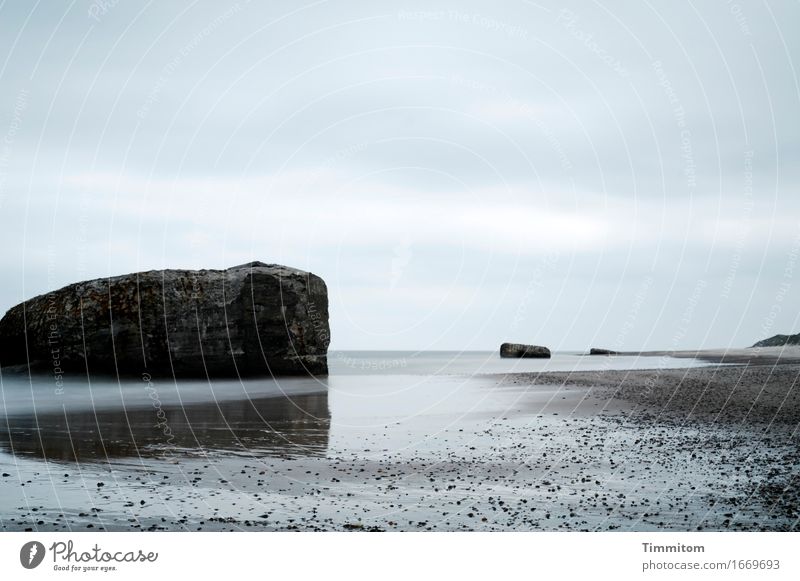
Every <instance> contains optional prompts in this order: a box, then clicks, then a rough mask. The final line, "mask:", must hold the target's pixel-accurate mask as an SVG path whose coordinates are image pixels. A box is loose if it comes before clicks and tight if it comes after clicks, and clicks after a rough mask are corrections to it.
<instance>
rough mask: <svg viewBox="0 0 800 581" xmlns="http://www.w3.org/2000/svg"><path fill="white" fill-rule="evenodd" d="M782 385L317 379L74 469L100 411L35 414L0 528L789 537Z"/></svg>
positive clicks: (794, 521) (730, 370)
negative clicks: (404, 386)
mask: <svg viewBox="0 0 800 581" xmlns="http://www.w3.org/2000/svg"><path fill="white" fill-rule="evenodd" d="M655 361H656V360H654V362H655ZM799 377H800V366H798V365H796V364H792V363H788V364H782V365H773V366H769V365H759V366H712V367H706V368H692V369H658V370H652V371H610V370H609V371H602V370H601V371H584V372H579V373H524V374H508V375H489V376H477V377H473V378H463V379H452V380H448V381H444V382H436V383H432V384H430V385H425V384H421V385H419V386H418V389H419V393H417V394H408V393H407V391H408V390H401V389H394V388H392V389H388V388H387V389H386V390H385V392H384V393H382V394H381V397H380V398H376V399H374V400H371V399H370V398H369V394H370V393H371V392H372V390H375V389H378V387H377V385H378V384H377V383H376V384H375V385H370V383H369V381H368V378H367V379H365V383H364V385H363V390H361V391H359V390H356V391H348V392H346V393H345V392H343V391H342V390H341V389H339V388H337V386H336V383H335V381H332V383H331V391H330V393H329V394H318V395H317V396H313V395H308V394H306V395H305V396H304V397H307V398H311V399H310V400H306V401H302V402H295V403H299V406H298V405H295V404H291V403H290V404H286V405H289V406H290V408H286V409H294V408H298V407H299V408H303V407H310V408H313V409H314V410H315V412H314V413H313V414H311V416H309V414H307V413H304V412H302V411H301V412H300V413H298V414H296V416H295V417H294V419H292V416H291V413H293V412H287V413H288V414H289V418H288V419H287V417H286V415H287V413H283V412H281V413H277V412H276V413H274V414H273V416H272V420H271V421H272V422H273V423H274V426H273V427H274V429H268V428H264V427H263V426H261V424H260V420H258V419H257V416H256V419H255V420H254V417H253V415H252V414H251V413H250V412H249V411H248V410H249V408H248V407H247V406H245V407H244V408H241V407H238V406H237V405H236V404H235V403H231V405H233V407H232V408H230V409H228V408H224V407H223V408H222V409H220V408H219V407H218V406H217V405H216V404H215V405H214V406H213V407H212V406H202V405H200V404H198V405H199V406H200V407H197V408H193V409H192V410H190V411H189V412H182V413H183V414H184V416H185V418H186V419H187V422H186V424H187V425H193V429H195V428H196V429H197V432H198V434H199V436H197V439H190V440H189V441H187V440H180V445H178V446H163V445H161V446H160V445H159V444H158V442H152V441H147V442H146V443H145V445H144V446H137V447H136V450H138V451H137V452H136V453H131V448H130V445H129V444H127V443H125V442H127V440H128V439H129V438H128V436H127V435H126V431H125V430H122V431H121V432H119V433H117V432H115V433H113V437H112V439H113V440H115V441H117V442H118V443H119V446H118V447H116V448H114V450H116V451H118V453H117V454H111V455H109V454H107V453H106V452H103V453H102V454H99V455H98V454H97V452H96V450H95V448H94V447H93V446H91V445H87V446H84V447H82V448H80V452H81V453H82V454H83V455H82V456H81V457H80V458H78V459H77V460H75V459H74V458H70V455H69V453H65V450H67V452H69V451H70V450H72V444H71V443H70V444H69V446H70V447H69V448H67V443H69V442H71V441H74V440H75V439H76V438H78V439H80V438H83V439H86V440H91V438H92V434H93V431H94V430H100V431H102V430H103V429H104V426H109V425H113V424H120V422H121V421H122V420H121V419H120V417H119V416H116V417H114V416H109V417H106V416H103V415H102V414H101V415H100V417H99V419H96V418H95V416H92V417H91V420H92V421H89V420H86V418H84V420H83V421H79V422H67V423H68V424H69V425H70V426H71V428H70V433H71V434H72V439H71V440H70V439H65V438H64V433H63V431H62V430H59V429H56V428H53V426H55V425H57V422H55V420H53V421H47V422H44V423H45V424H46V426H42V423H43V422H40V424H39V426H38V427H37V426H35V425H30V424H24V420H23V419H19V418H17V419H14V418H9V419H7V420H4V421H8V422H9V424H8V426H6V425H3V424H0V432H5V433H6V434H7V436H6V437H4V438H0V449H4V450H5V451H6V453H4V454H2V455H0V491H2V495H0V498H2V501H0V527H2V529H4V530H29V529H30V530H93V529H94V530H98V529H100V530H190V531H194V530H304V531H309V530H312V531H313V530H354V531H359V530H370V531H373V530H374V531H394V530H415V531H419V530H440V531H470V530H493V531H507V530H587V531H592V530H677V531H683V530H797V529H798V517H799V516H800V514H799V513H798V507H799V506H800V504H799V503H800V499H799V498H798V486H797V484H798V472H799V470H800V463H798V460H800V458H798V455H799V453H798V450H799V449H800V447H798V441H797V438H798V420H799V419H800V398H798V396H797V389H796V387H797V382H798V378H799ZM375 381H376V382H377V381H382V380H381V379H380V378H376V379H375ZM381 385H383V384H381ZM348 389H352V388H348ZM420 394H424V395H425V396H426V397H428V398H429V401H428V400H426V401H425V402H424V405H419V403H418V402H419V398H420ZM328 400H330V401H328ZM412 401H413V402H417V403H416V404H415V405H410V404H409V402H412ZM448 401H456V402H458V405H457V406H455V407H454V406H453V405H452V404H447V405H445V403H446V402H448ZM443 402H445V403H443ZM245 403H246V404H248V405H250V404H251V402H249V401H248V402H245ZM284 404H285V402H284ZM284 404H278V403H277V400H276V401H273V402H272V403H270V402H269V401H268V400H264V401H261V402H260V403H259V404H258V405H257V406H256V409H257V410H261V411H262V412H265V413H266V410H268V409H272V410H273V411H274V410H276V409H277V407H280V405H284ZM406 404H409V405H408V406H407V407H404V406H405V405H406ZM328 406H329V407H330V415H328V414H327V413H326V411H327V409H328ZM359 406H360V407H359ZM214 409H217V410H218V411H216V412H215V411H214ZM284 411H285V410H284ZM167 412H168V413H171V414H175V413H177V412H176V411H175V410H169V409H168V410H167ZM108 413H112V414H113V413H114V412H108ZM208 414H211V415H208ZM215 414H221V415H222V416H223V417H224V418H225V419H226V420H230V422H229V423H232V425H235V426H239V428H237V429H239V430H243V431H241V434H242V435H243V436H244V444H241V442H242V438H238V437H236V438H233V439H232V438H231V435H230V432H231V430H226V429H223V428H219V423H220V422H219V418H216V419H212V418H215ZM173 417H174V416H173ZM309 417H312V418H316V419H312V420H310V419H309ZM198 418H205V419H204V420H202V421H201V420H199V419H198ZM40 419H41V418H40ZM234 419H236V421H233V420H234ZM125 421H129V420H127V419H126V420H125ZM20 422H22V423H20ZM93 423H94V424H95V425H94V426H93ZM133 423H134V425H138V424H137V420H136V419H135V418H134V422H133ZM141 425H142V426H150V422H149V421H148V420H147V419H146V418H143V419H142V422H141ZM175 425H176V426H179V425H180V424H179V423H177V424H175ZM242 426H244V427H242ZM200 427H203V429H200ZM142 429H145V428H142ZM73 430H76V432H73ZM177 430H178V429H177V428H176V431H177ZM306 430H308V432H307V431H306ZM129 432H130V434H132V435H131V436H130V439H132V440H135V441H137V442H142V441H143V440H142V434H141V433H140V432H139V431H137V430H136V429H134V430H133V431H132V432H131V431H130V430H129ZM215 432H218V433H215ZM182 433H184V432H182ZM237 433H239V432H237ZM8 434H10V435H8ZM40 438H41V441H40ZM193 438H195V436H193ZM37 442H38V443H37ZM65 442H66V443H65ZM120 442H121V443H120ZM197 442H201V444H200V445H194V444H196V443H197ZM24 443H27V447H26V446H24V445H22V444H24ZM123 444H124V445H123ZM93 450H94V452H93ZM141 450H145V451H146V453H142V452H141ZM12 451H13V453H12ZM93 454H94V455H93Z"/></svg>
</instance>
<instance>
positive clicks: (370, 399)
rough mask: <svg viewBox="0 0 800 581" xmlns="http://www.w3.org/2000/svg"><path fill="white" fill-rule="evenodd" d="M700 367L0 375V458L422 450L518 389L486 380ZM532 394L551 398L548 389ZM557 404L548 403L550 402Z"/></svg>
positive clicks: (478, 365)
mask: <svg viewBox="0 0 800 581" xmlns="http://www.w3.org/2000/svg"><path fill="white" fill-rule="evenodd" d="M697 365H702V363H699V362H697V361H695V360H693V359H673V358H653V357H649V358H648V357H586V356H582V355H580V354H577V353H555V354H554V356H553V357H552V359H549V360H543V359H501V358H500V357H499V356H498V355H497V353H494V352H460V353H459V352H411V351H394V352H378V351H375V352H365V351H338V352H337V351H334V352H331V353H330V354H329V366H330V376H329V377H327V378H277V379H247V380H242V381H237V380H213V381H210V382H209V381H184V380H181V381H178V382H175V381H164V380H145V379H144V378H143V379H141V380H137V379H126V380H124V381H121V382H120V381H117V380H112V379H93V380H92V381H91V382H90V381H87V380H86V378H71V379H67V380H66V382H65V384H64V388H63V390H61V391H58V390H56V386H55V384H54V382H53V379H52V378H51V377H49V376H46V375H45V376H37V377H34V378H33V379H31V378H29V377H28V376H20V375H11V374H3V375H2V376H1V377H0V454H1V453H6V454H10V455H25V456H29V457H31V456H32V457H40V458H48V459H51V460H76V459H77V460H81V461H84V460H93V459H106V458H115V457H125V456H147V455H158V454H162V453H164V452H165V451H167V452H169V453H175V452H179V453H182V454H196V453H208V452H209V451H213V452H214V453H218V452H225V453H244V454H253V453H257V454H267V455H324V454H326V453H328V452H330V450H331V449H334V450H335V451H337V452H343V451H347V450H348V448H349V447H356V448H365V442H370V441H371V442H374V443H375V444H376V445H377V446H380V447H381V451H386V450H387V449H391V450H393V451H396V450H401V449H404V448H407V447H410V446H418V445H421V443H424V445H427V446H430V445H435V442H436V440H435V435H436V434H437V433H438V432H439V431H440V430H443V429H445V428H452V427H453V426H454V425H458V424H459V422H464V423H465V425H467V424H470V422H472V423H474V421H475V419H476V418H483V419H485V420H486V421H490V420H491V418H493V417H499V416H500V415H502V414H504V413H506V412H507V411H509V410H512V409H515V406H517V404H518V401H519V394H518V393H514V392H510V391H509V390H508V389H504V388H500V387H498V382H497V380H496V378H492V377H487V376H486V375H485V374H498V373H500V374H502V373H515V372H536V371H569V370H598V369H647V368H658V367H692V366H697ZM537 391H538V395H539V396H541V395H542V394H545V396H546V397H545V399H544V400H542V401H543V402H544V403H543V405H546V404H547V403H548V400H547V397H551V396H547V393H546V390H545V389H544V388H539V387H537ZM551 399H552V398H551Z"/></svg>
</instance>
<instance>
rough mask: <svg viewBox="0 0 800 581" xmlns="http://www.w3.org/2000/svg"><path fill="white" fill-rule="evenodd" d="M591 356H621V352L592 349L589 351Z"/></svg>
mask: <svg viewBox="0 0 800 581" xmlns="http://www.w3.org/2000/svg"><path fill="white" fill-rule="evenodd" d="M589 355H619V351H612V350H611V349H599V348H597V347H592V348H591V349H589Z"/></svg>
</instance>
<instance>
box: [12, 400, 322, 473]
mask: <svg viewBox="0 0 800 581" xmlns="http://www.w3.org/2000/svg"><path fill="white" fill-rule="evenodd" d="M329 429H330V411H329V409H328V394H327V392H321V393H314V394H304V395H294V396H277V397H267V398H259V399H250V400H237V401H226V402H211V403H205V404H192V405H188V406H184V407H180V406H164V407H163V408H160V409H156V408H143V409H130V410H104V411H99V410H98V411H96V412H95V411H92V410H87V411H81V412H74V411H69V412H60V413H48V414H39V415H38V416H32V415H28V416H20V417H8V418H2V419H0V450H4V451H7V452H8V453H10V454H24V455H30V456H35V457H38V458H45V459H48V460H62V461H63V460H66V461H73V460H76V461H102V460H105V459H106V458H121V457H127V456H134V457H136V456H156V455H169V454H189V455H202V454H219V453H234V454H243V455H247V454H253V455H257V456H263V455H267V456H322V455H324V454H325V452H326V450H327V447H328V433H329Z"/></svg>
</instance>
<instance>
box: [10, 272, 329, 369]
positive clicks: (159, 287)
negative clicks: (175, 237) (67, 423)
mask: <svg viewBox="0 0 800 581" xmlns="http://www.w3.org/2000/svg"><path fill="white" fill-rule="evenodd" d="M329 340H330V330H329V326H328V294H327V288H326V286H325V282H324V281H323V280H322V279H321V278H320V277H318V276H316V275H314V274H311V273H308V272H303V271H300V270H296V269H293V268H288V267H285V266H279V265H275V264H265V263H263V262H251V263H248V264H243V265H240V266H235V267H232V268H229V269H227V270H151V271H148V272H141V273H136V274H129V275H124V276H117V277H113V278H103V279H97V280H92V281H87V282H80V283H77V284H72V285H69V286H67V287H64V288H62V289H60V290H56V291H53V292H51V293H48V294H46V295H41V296H38V297H36V298H33V299H30V300H28V301H26V302H25V303H22V304H20V305H17V306H15V307H13V308H12V309H11V310H10V311H8V313H6V315H5V316H4V317H3V318H2V320H0V364H2V365H3V367H8V366H24V365H29V366H30V367H31V368H32V369H34V370H37V369H39V370H42V371H46V372H48V373H54V374H56V377H57V379H58V380H59V381H60V380H61V378H63V376H64V375H65V374H72V373H74V374H81V375H85V374H86V373H87V371H88V372H91V373H111V374H120V375H126V376H130V375H133V376H138V377H144V378H147V377H148V376H150V375H153V376H155V375H167V376H176V377H204V376H236V375H239V376H257V375H270V374H275V375H299V374H312V375H324V374H327V372H328V365H327V349H328V343H329Z"/></svg>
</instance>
